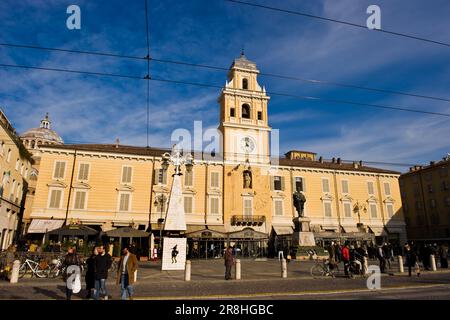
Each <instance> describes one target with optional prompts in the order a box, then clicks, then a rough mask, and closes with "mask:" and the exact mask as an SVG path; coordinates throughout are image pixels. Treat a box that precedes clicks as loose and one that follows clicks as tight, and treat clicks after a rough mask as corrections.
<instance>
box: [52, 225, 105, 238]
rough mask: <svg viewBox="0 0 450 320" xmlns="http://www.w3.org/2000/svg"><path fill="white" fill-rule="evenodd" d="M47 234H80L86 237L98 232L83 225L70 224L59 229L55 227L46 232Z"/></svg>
mask: <svg viewBox="0 0 450 320" xmlns="http://www.w3.org/2000/svg"><path fill="white" fill-rule="evenodd" d="M48 234H49V235H58V236H72V237H74V236H80V237H88V236H94V235H96V234H98V231H97V230H95V229H92V228H89V227H88V226H84V225H81V224H72V225H68V226H64V227H61V228H59V229H55V230H53V231H50V232H48Z"/></svg>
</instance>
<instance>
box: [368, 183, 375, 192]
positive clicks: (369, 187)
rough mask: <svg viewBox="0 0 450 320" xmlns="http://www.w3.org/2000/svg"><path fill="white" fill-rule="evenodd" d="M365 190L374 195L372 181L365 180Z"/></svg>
mask: <svg viewBox="0 0 450 320" xmlns="http://www.w3.org/2000/svg"><path fill="white" fill-rule="evenodd" d="M367 192H368V193H369V195H374V194H375V191H374V189H373V182H372V181H368V182H367Z"/></svg>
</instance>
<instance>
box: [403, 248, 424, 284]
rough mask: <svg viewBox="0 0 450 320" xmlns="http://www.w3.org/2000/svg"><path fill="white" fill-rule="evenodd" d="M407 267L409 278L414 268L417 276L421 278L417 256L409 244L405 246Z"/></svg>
mask: <svg viewBox="0 0 450 320" xmlns="http://www.w3.org/2000/svg"><path fill="white" fill-rule="evenodd" d="M405 257H406V265H407V266H408V276H409V277H411V272H412V268H413V267H414V268H415V269H416V272H417V276H418V277H420V268H419V263H418V262H417V255H416V253H415V252H414V250H413V249H412V248H411V246H410V245H409V244H406V245H405Z"/></svg>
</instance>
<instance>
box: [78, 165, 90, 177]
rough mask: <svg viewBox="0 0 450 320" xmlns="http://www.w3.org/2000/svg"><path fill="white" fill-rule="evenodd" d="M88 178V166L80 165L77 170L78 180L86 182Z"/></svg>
mask: <svg viewBox="0 0 450 320" xmlns="http://www.w3.org/2000/svg"><path fill="white" fill-rule="evenodd" d="M88 177H89V164H88V163H80V167H79V169H78V180H80V181H86V180H87V179H88Z"/></svg>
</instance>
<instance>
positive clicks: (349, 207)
mask: <svg viewBox="0 0 450 320" xmlns="http://www.w3.org/2000/svg"><path fill="white" fill-rule="evenodd" d="M344 216H345V217H346V218H351V217H352V204H351V203H350V201H346V202H344Z"/></svg>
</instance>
